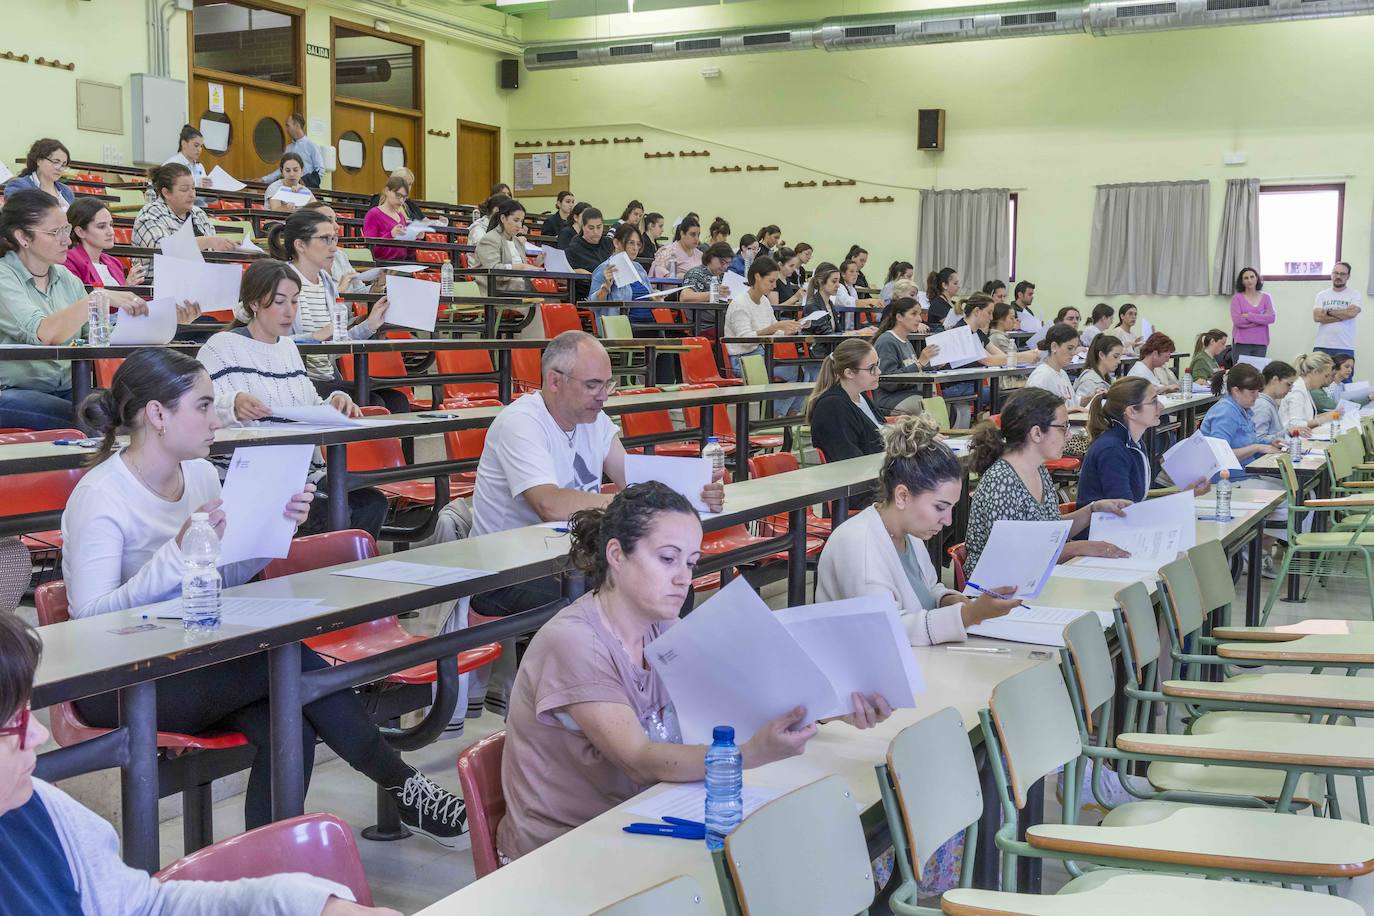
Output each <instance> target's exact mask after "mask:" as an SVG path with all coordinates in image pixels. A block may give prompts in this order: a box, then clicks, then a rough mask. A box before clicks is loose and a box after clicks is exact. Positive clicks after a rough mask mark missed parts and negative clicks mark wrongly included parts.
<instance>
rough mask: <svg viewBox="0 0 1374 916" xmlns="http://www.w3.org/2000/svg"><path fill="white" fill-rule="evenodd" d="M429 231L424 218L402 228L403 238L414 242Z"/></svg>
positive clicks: (412, 221)
mask: <svg viewBox="0 0 1374 916" xmlns="http://www.w3.org/2000/svg"><path fill="white" fill-rule="evenodd" d="M307 203H309V201H307ZM428 231H429V223H427V222H425V221H424V220H418V219H416V220H411V221H410V223H409V224H408V225H407V226H406V227H405V229H403V230H401V238H402V239H404V240H405V241H407V242H413V241H415V240H416V239H418V238H419V237H420V236H422V235H424V234H425V233H426V232H428Z"/></svg>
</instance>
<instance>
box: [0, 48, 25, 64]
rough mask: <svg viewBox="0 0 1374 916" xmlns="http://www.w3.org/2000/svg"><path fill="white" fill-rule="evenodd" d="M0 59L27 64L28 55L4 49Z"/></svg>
mask: <svg viewBox="0 0 1374 916" xmlns="http://www.w3.org/2000/svg"><path fill="white" fill-rule="evenodd" d="M0 59H3V60H12V61H15V62H17V63H21V64H27V63H28V62H29V56H28V55H27V54H15V53H14V52H13V51H6V52H5V53H4V54H0Z"/></svg>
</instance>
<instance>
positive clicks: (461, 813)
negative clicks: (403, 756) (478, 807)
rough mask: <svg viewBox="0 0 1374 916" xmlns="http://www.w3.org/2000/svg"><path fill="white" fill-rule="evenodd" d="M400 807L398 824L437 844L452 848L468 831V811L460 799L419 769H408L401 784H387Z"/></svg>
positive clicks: (388, 789)
mask: <svg viewBox="0 0 1374 916" xmlns="http://www.w3.org/2000/svg"><path fill="white" fill-rule="evenodd" d="M387 791H388V792H390V793H391V796H392V797H393V798H395V799H396V805H397V807H399V808H400V810H401V823H403V824H405V825H406V826H407V827H409V828H410V829H411V830H413V831H415V832H416V833H422V834H424V835H425V836H427V837H429V838H430V839H432V840H434V841H435V842H437V843H439V844H440V845H441V846H447V847H449V848H453V847H454V846H456V845H457V841H458V839H459V838H460V837H461V836H462V835H463V834H465V833H467V832H468V811H467V806H466V805H465V804H464V803H463V800H462V799H461V798H459V797H458V796H457V795H454V794H453V793H452V792H450V791H448V790H447V789H444V788H442V787H441V786H439V785H438V784H436V783H435V782H433V781H432V780H430V778H429V777H428V776H426V775H425V774H424V773H421V772H420V771H419V770H412V771H411V774H410V777H409V778H408V779H407V780H406V781H405V785H403V786H399V787H397V786H388V787H387Z"/></svg>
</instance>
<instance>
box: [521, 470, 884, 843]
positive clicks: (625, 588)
mask: <svg viewBox="0 0 1374 916" xmlns="http://www.w3.org/2000/svg"><path fill="white" fill-rule="evenodd" d="M568 527H569V529H570V538H571V540H572V547H571V550H570V551H569V554H568V559H569V560H570V561H571V563H572V565H573V566H574V567H575V568H576V569H578V570H580V571H581V572H582V573H583V575H584V576H585V577H586V583H587V586H588V588H589V591H587V592H586V594H584V595H583V596H582V597H581V598H579V599H577V600H576V601H574V602H573V603H572V604H570V605H568V606H567V607H565V608H563V609H562V610H561V611H559V612H558V613H557V614H556V615H555V616H554V617H553V619H551V620H550V621H549V622H548V623H546V624H544V626H543V627H541V628H540V630H539V632H538V633H536V634H535V637H534V639H533V641H531V643H530V646H529V650H528V651H527V652H526V653H525V656H524V658H523V659H522V660H521V663H520V672H519V674H518V675H516V678H515V687H514V689H513V691H512V693H511V701H510V715H509V717H508V718H507V720H506V745H505V751H504V753H503V754H502V757H501V784H502V789H503V790H504V792H505V797H506V816H505V817H504V818H503V819H502V820H501V824H500V826H499V828H498V829H497V832H496V846H497V849H498V850H499V851H500V853H501V855H502V856H503V857H505V858H508V859H515V858H519V857H520V856H523V855H525V854H527V853H529V852H531V851H533V850H535V849H537V848H538V847H540V846H543V845H544V844H545V843H548V842H549V841H550V840H553V839H555V838H556V837H559V836H561V835H563V834H564V833H567V832H568V831H569V830H572V829H573V828H574V827H577V826H579V825H581V824H583V823H585V822H587V821H589V820H591V819H592V818H594V817H596V816H598V815H600V814H603V813H605V812H606V811H609V810H610V809H611V808H614V807H615V806H616V805H618V804H620V803H621V802H623V801H625V800H626V799H628V798H630V797H632V796H634V795H636V794H638V793H639V792H640V791H642V790H643V789H644V788H646V787H647V786H651V785H654V784H655V783H659V782H696V781H700V780H701V779H703V778H704V776H705V771H706V746H705V745H701V744H685V743H684V742H683V736H682V732H681V729H680V728H679V726H678V721H677V713H676V711H675V710H674V708H673V704H672V699H671V698H670V697H669V696H668V691H667V689H666V688H665V687H664V685H663V681H662V679H661V678H660V677H659V675H658V673H657V672H656V671H655V670H654V669H653V668H652V667H651V666H650V665H649V664H648V663H647V659H646V655H645V647H646V646H647V645H648V644H649V643H651V642H653V641H654V640H655V639H656V638H658V637H659V636H660V635H662V634H663V633H664V632H666V631H667V630H669V629H670V628H671V627H672V626H673V625H674V624H676V623H677V621H678V617H679V615H680V614H681V613H682V609H683V606H684V604H686V603H687V602H688V601H689V599H690V596H691V585H692V576H693V574H694V567H695V565H696V563H697V561H698V560H699V559H700V558H701V522H700V521H699V520H698V519H697V514H696V512H695V511H693V509H692V506H691V504H690V503H689V502H687V500H686V499H685V498H684V497H683V496H681V495H680V494H678V493H676V492H675V491H673V490H672V489H670V488H668V487H666V486H664V485H663V484H661V483H657V482H649V483H641V484H635V485H634V486H630V487H626V488H625V489H624V490H623V491H622V492H620V493H618V494H617V495H616V497H615V498H614V499H613V500H611V502H610V505H608V506H607V507H606V508H604V509H585V510H583V511H581V512H577V513H574V514H573V516H572V518H571V519H570V520H569V525H568ZM851 699H852V700H853V703H854V712H853V713H852V714H851V715H849V716H846V717H844V721H846V722H848V723H850V724H851V725H853V726H855V727H856V728H871V727H872V726H874V725H876V724H878V723H879V722H882V721H883V720H884V719H886V718H887V717H888V716H889V715H890V714H891V712H892V708H891V706H890V705H889V704H888V702H887V700H886V699H884V698H883V697H882V696H881V695H877V694H874V695H872V696H864V695H862V694H854V695H853V696H852V698H851ZM815 734H816V726H815V724H814V723H813V722H812V721H811V720H809V719H808V718H807V713H806V710H805V709H804V708H803V707H801V706H798V707H796V708H794V709H791V710H789V711H787V712H785V713H783V714H782V715H780V716H778V717H777V718H775V719H773V720H772V721H770V722H768V723H766V724H764V725H763V726H762V727H761V728H759V729H758V730H757V731H756V732H754V734H753V736H752V737H751V738H750V739H749V740H748V741H745V742H743V744H742V745H741V746H740V752H741V754H742V755H743V758H744V766H745V767H756V766H762V765H763V764H765V763H770V762H772V761H775V760H782V759H785V758H788V757H794V756H796V755H798V754H800V753H801V752H802V751H803V750H804V749H805V747H806V743H807V742H808V741H809V740H811V737H812V736H813V735H815Z"/></svg>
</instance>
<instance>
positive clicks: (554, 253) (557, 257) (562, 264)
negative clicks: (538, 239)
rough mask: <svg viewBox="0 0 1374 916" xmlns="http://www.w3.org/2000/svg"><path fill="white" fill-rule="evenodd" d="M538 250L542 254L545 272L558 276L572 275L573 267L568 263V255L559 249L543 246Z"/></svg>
mask: <svg viewBox="0 0 1374 916" xmlns="http://www.w3.org/2000/svg"><path fill="white" fill-rule="evenodd" d="M539 250H540V251H542V252H544V269H545V270H547V271H551V272H553V273H558V274H570V273H573V266H572V265H571V264H569V263H568V255H567V253H566V252H564V251H563V250H562V249H561V248H554V247H553V246H552V245H544V246H543V247H541V248H540V249H539Z"/></svg>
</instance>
